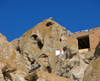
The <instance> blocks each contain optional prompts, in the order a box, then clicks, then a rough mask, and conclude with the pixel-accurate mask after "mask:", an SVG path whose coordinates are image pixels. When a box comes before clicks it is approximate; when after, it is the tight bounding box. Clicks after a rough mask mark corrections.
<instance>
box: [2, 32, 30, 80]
mask: <svg viewBox="0 0 100 81" xmlns="http://www.w3.org/2000/svg"><path fill="white" fill-rule="evenodd" d="M16 70H17V71H16ZM26 73H28V70H27V68H26V67H25V62H24V60H23V58H22V57H21V55H20V54H19V52H17V51H16V50H15V49H14V47H13V45H12V44H10V43H9V42H8V41H7V40H6V37H5V36H3V35H2V34H0V81H2V80H4V79H5V80H6V81H12V80H13V81H15V79H16V77H17V76H24V75H25V74H26ZM12 77H13V78H12Z"/></svg>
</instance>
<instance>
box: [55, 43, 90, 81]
mask: <svg viewBox="0 0 100 81" xmlns="http://www.w3.org/2000/svg"><path fill="white" fill-rule="evenodd" d="M64 50H65V54H63V55H62V56H59V57H60V58H59V59H58V61H57V64H56V66H57V67H56V69H55V72H54V73H55V74H57V75H60V76H63V77H66V78H72V79H74V76H75V77H77V78H78V80H79V81H82V79H83V76H84V71H85V69H86V67H87V66H88V64H86V63H85V62H84V61H83V59H84V57H83V56H82V55H80V53H79V51H78V49H77V48H76V47H75V46H73V45H71V46H69V47H65V48H64Z"/></svg>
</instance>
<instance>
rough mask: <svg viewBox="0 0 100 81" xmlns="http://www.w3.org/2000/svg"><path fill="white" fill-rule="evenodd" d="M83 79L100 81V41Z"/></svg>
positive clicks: (85, 80)
mask: <svg viewBox="0 0 100 81" xmlns="http://www.w3.org/2000/svg"><path fill="white" fill-rule="evenodd" d="M83 81H100V42H99V44H98V46H97V49H96V51H95V54H94V58H93V60H92V61H91V62H90V64H89V66H88V67H87V68H86V70H85V74H84V78H83Z"/></svg>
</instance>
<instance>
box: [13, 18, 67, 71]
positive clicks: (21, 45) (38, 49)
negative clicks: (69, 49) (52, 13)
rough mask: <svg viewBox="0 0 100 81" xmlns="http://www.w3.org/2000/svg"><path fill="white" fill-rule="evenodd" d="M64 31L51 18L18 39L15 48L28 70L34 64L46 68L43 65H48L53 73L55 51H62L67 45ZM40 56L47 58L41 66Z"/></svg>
mask: <svg viewBox="0 0 100 81" xmlns="http://www.w3.org/2000/svg"><path fill="white" fill-rule="evenodd" d="M65 30H66V29H65V28H64V27H62V26H60V25H59V24H58V23H57V22H55V21H53V18H49V19H46V20H44V21H43V22H41V23H39V24H37V25H36V26H35V27H33V28H32V29H30V30H28V31H27V32H25V33H24V34H23V36H21V37H20V38H19V42H18V46H16V44H15V48H16V47H18V48H17V50H18V51H19V52H20V54H21V55H22V57H23V58H24V60H25V61H26V64H27V67H28V68H29V69H30V68H31V67H32V66H34V65H36V64H41V65H42V67H44V66H46V67H47V65H45V64H47V63H48V64H49V67H50V68H52V71H53V68H54V65H55V49H63V47H64V46H66V43H67V41H66V32H65ZM13 42H14V41H13ZM42 54H44V55H46V56H47V57H48V62H47V63H44V64H43V63H42V62H41V61H39V60H38V58H39V57H40V56H41V55H42ZM36 62H37V63H36Z"/></svg>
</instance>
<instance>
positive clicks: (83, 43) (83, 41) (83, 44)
mask: <svg viewBox="0 0 100 81" xmlns="http://www.w3.org/2000/svg"><path fill="white" fill-rule="evenodd" d="M77 41H78V49H85V48H90V43H89V36H82V37H78V38H77Z"/></svg>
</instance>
